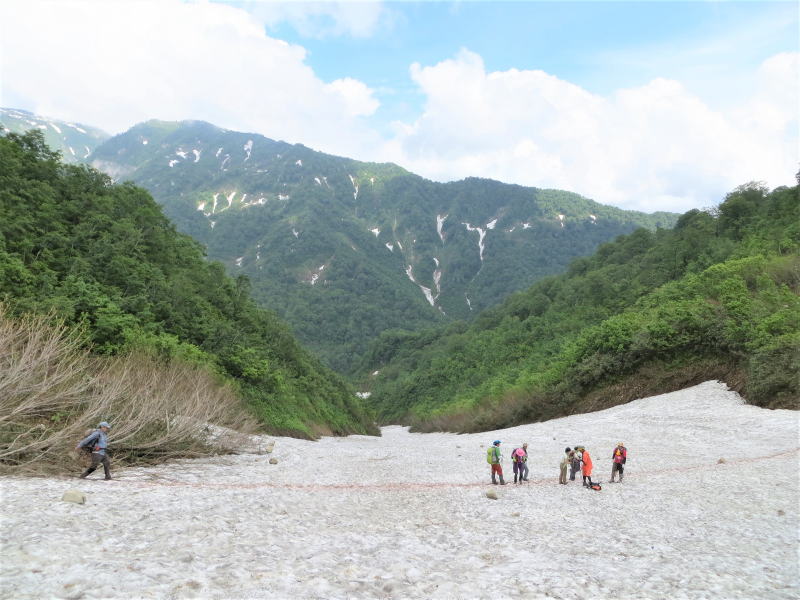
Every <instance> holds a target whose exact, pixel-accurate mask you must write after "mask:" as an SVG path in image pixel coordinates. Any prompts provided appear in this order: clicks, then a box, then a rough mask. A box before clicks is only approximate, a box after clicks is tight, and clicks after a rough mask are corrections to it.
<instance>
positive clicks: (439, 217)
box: [436, 215, 450, 244]
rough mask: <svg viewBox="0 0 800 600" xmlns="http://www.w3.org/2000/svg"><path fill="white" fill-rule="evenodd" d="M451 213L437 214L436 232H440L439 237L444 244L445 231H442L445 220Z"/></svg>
mask: <svg viewBox="0 0 800 600" xmlns="http://www.w3.org/2000/svg"><path fill="white" fill-rule="evenodd" d="M449 216H450V215H436V233H438V234H439V239H440V240H442V243H443V244H444V233H443V232H442V225H444V220H445V219H446V218H447V217H449Z"/></svg>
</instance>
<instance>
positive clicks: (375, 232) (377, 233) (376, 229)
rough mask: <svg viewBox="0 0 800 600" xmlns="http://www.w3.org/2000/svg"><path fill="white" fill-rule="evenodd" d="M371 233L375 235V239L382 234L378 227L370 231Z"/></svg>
mask: <svg viewBox="0 0 800 600" xmlns="http://www.w3.org/2000/svg"><path fill="white" fill-rule="evenodd" d="M370 231H371V232H372V233H374V234H375V237H378V236H379V235H380V234H381V230H380V229H378V228H377V227H374V228H373V229H370Z"/></svg>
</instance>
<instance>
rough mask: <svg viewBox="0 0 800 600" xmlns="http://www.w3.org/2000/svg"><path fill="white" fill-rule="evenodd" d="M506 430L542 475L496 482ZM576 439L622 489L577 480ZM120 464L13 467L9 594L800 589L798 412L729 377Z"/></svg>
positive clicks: (6, 525)
mask: <svg viewBox="0 0 800 600" xmlns="http://www.w3.org/2000/svg"><path fill="white" fill-rule="evenodd" d="M494 439H501V440H503V446H502V447H503V448H504V454H505V456H509V455H510V453H511V450H512V449H513V448H515V447H517V446H518V445H520V444H522V442H525V441H527V442H528V443H529V453H530V468H531V473H530V480H531V481H530V482H529V483H527V484H524V485H522V486H514V485H506V486H505V487H499V486H491V485H490V484H489V467H488V465H487V464H486V461H485V453H486V446H487V445H488V444H491V442H492V440H494ZM618 441H623V442H624V443H625V445H626V446H627V448H628V456H629V459H628V464H627V468H626V472H625V481H624V483H622V484H619V483H614V484H611V483H608V479H609V476H610V472H611V460H610V456H611V451H612V449H613V447H614V446H615V444H616V442H618ZM575 444H583V445H585V446H586V448H587V450H588V451H589V452H590V453H591V455H592V457H593V460H594V464H595V469H594V475H593V478H594V479H595V480H599V481H601V482H602V483H603V490H602V491H599V492H598V491H591V490H588V489H585V488H583V487H581V485H580V483H579V482H578V481H576V482H570V483H569V485H559V484H558V462H559V461H560V459H561V456H562V454H563V451H564V447H565V446H573V445H575ZM111 445H112V447H113V430H112V436H111ZM272 457H275V458H277V459H278V461H279V462H278V464H275V465H271V464H269V462H268V460H269V458H272ZM719 459H724V462H719ZM112 467H113V465H112ZM504 470H505V471H506V481H510V480H513V476H512V475H511V464H510V462H509V460H508V459H506V461H505V462H504ZM100 471H102V469H101V470H100ZM114 475H115V477H116V480H114V481H110V482H106V481H102V475H100V476H99V477H98V474H97V473H95V474H94V475H93V476H92V477H94V478H95V479H89V480H78V479H68V478H61V479H59V478H38V479H33V478H18V477H5V478H0V492H1V493H2V498H1V499H0V500H1V501H2V512H1V513H0V514H2V525H1V528H0V543H1V544H2V560H0V597H2V598H9V599H12V598H13V599H23V598H86V599H92V598H115V599H116V598H120V599H128V598H287V599H292V598H493V599H497V598H563V599H571V598H591V599H599V598H613V599H628V598H630V599H637V600H639V599H650V598H653V599H656V598H658V599H661V598H668V599H679V598H720V599H733V598H747V599H767V598H787V599H788V598H797V597H799V596H800V573H799V569H798V550H799V549H800V540H799V539H798V535H799V533H798V531H800V527H799V525H800V522H799V520H798V498H800V490H798V413H796V412H793V411H786V410H778V411H768V410H764V409H760V408H756V407H753V406H748V405H745V404H743V402H742V400H741V399H740V398H739V397H738V395H736V394H735V393H732V392H729V391H727V390H726V388H725V386H724V385H722V384H719V383H716V382H708V383H704V384H702V385H699V386H696V387H693V388H690V389H687V390H683V391H680V392H675V393H672V394H666V395H663V396H658V397H654V398H647V399H643V400H637V401H635V402H632V403H630V404H627V405H623V406H618V407H615V408H611V409H608V410H604V411H602V412H597V413H591V414H585V415H576V416H571V417H566V418H562V419H557V420H553V421H549V422H546V423H538V424H532V425H524V426H520V427H515V428H512V429H506V430H503V431H498V432H488V433H482V434H472V435H455V434H410V433H408V432H407V430H406V429H405V428H401V427H387V428H385V429H384V430H383V437H381V438H373V437H365V436H353V437H349V438H324V439H322V440H320V441H318V442H307V441H302V440H295V439H287V438H278V439H277V441H276V444H275V449H274V452H273V453H272V454H270V455H238V456H224V457H216V458H213V459H205V460H193V461H179V462H175V463H171V464H168V465H164V466H160V467H157V468H147V469H144V468H142V469H127V470H116V471H115V472H114ZM70 488H76V489H79V490H81V491H83V492H85V493H86V495H87V497H88V500H87V503H86V504H83V505H79V504H73V503H68V502H62V501H61V496H62V494H63V492H64V491H65V490H67V489H70ZM490 489H494V490H496V491H497V492H498V495H499V499H498V500H491V499H489V498H487V497H486V492H487V491H488V490H490Z"/></svg>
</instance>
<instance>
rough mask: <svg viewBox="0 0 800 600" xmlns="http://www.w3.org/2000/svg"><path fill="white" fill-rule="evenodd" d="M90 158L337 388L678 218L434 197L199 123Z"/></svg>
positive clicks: (117, 144)
mask: <svg viewBox="0 0 800 600" xmlns="http://www.w3.org/2000/svg"><path fill="white" fill-rule="evenodd" d="M90 160H91V161H92V164H94V165H96V166H97V167H98V168H101V169H103V170H105V171H106V172H108V173H109V174H112V175H113V176H115V177H117V178H119V179H127V178H130V179H131V180H133V181H135V182H136V183H137V184H138V185H141V186H142V187H144V188H146V189H147V190H149V191H150V192H151V193H152V194H153V197H154V198H155V199H156V200H157V201H158V202H159V203H160V204H161V205H162V206H163V207H164V212H165V214H166V215H167V216H169V217H170V219H171V220H172V221H173V222H174V223H175V224H176V227H177V228H178V229H179V230H181V231H183V232H184V233H188V234H189V235H191V236H192V237H194V238H195V239H196V240H198V241H199V242H200V243H202V244H204V245H205V246H206V249H207V252H208V255H209V257H211V258H213V259H216V260H220V261H222V262H223V263H224V264H225V265H226V267H227V268H228V272H229V273H231V274H234V275H238V274H246V275H248V277H249V278H250V281H251V282H252V294H253V297H254V299H255V300H256V301H257V302H258V303H259V304H261V305H262V306H265V307H267V308H269V309H271V310H274V311H276V312H277V313H278V314H279V316H280V317H282V318H283V319H285V320H286V321H287V322H288V323H289V324H290V326H291V327H292V331H293V332H294V333H295V334H296V335H297V337H298V338H299V339H300V340H301V341H302V343H303V344H304V345H305V346H306V347H308V348H309V349H311V350H312V351H313V352H314V353H315V355H317V356H319V357H320V358H321V359H322V360H323V361H324V362H325V363H326V364H327V365H329V366H331V367H332V368H334V369H336V370H337V371H339V372H341V373H347V374H349V373H350V372H351V370H352V368H353V366H354V365H355V364H356V363H357V361H358V359H359V358H360V357H361V356H362V355H363V354H364V353H365V352H366V350H367V348H368V346H369V344H370V342H371V341H372V340H373V339H374V338H375V337H376V336H377V335H378V334H380V333H381V332H382V331H384V330H387V329H407V330H420V329H424V328H427V327H431V326H436V325H440V324H443V323H447V322H452V321H453V320H456V319H468V318H472V317H473V316H474V315H477V314H478V313H479V312H480V311H482V310H483V309H485V308H488V307H490V306H493V305H495V304H497V303H499V302H502V301H503V300H504V299H505V298H506V297H508V295H509V294H511V293H513V292H515V291H518V290H522V289H525V288H527V287H528V286H530V285H531V284H532V283H534V282H535V281H537V280H538V279H540V278H542V277H544V276H547V275H553V274H556V273H561V272H563V271H564V269H565V268H566V267H567V265H568V264H569V262H570V261H571V260H572V259H573V258H575V257H576V256H583V255H587V254H591V253H592V252H594V251H595V250H596V249H597V247H598V246H599V245H600V244H601V243H604V242H607V241H609V240H612V239H614V238H615V237H616V236H618V235H619V234H621V233H630V232H632V231H633V230H635V229H636V228H638V227H641V226H644V227H647V228H650V229H656V228H657V227H671V226H672V225H674V223H675V220H676V219H677V217H678V215H677V214H671V213H655V214H644V213H640V212H636V211H624V210H620V209H618V208H614V207H610V206H603V205H601V204H599V203H597V202H593V201H591V200H589V199H587V198H583V197H581V196H579V195H578V194H574V193H570V192H565V191H561V190H548V189H538V188H531V187H524V186H519V185H508V184H503V183H500V182H498V181H492V180H488V179H478V178H468V179H465V180H463V181H458V182H451V183H438V182H434V181H429V180H426V179H424V178H423V177H419V176H418V175H414V174H412V173H409V172H408V171H405V170H404V169H402V168H400V167H399V166H397V165H394V164H390V163H368V162H361V161H356V160H352V159H349V158H345V157H340V156H332V155H330V154H325V153H322V152H316V151H314V150H312V149H310V148H307V147H305V146H302V145H300V144H288V143H286V142H280V141H275V140H271V139H269V138H265V137H263V136H261V135H256V134H253V133H242V132H235V131H229V130H225V129H220V128H218V127H215V126H213V125H211V124H209V123H203V122H198V121H184V122H180V123H178V122H164V121H148V122H146V123H141V124H139V125H136V126H135V127H132V128H131V129H130V130H128V131H126V132H125V133H123V134H121V135H118V136H115V137H113V138H111V139H109V140H108V141H106V142H105V143H103V144H102V145H100V146H99V147H98V148H97V149H96V150H95V151H94V152H93V154H92V156H91V158H90ZM412 279H413V280H412ZM426 293H427V295H426Z"/></svg>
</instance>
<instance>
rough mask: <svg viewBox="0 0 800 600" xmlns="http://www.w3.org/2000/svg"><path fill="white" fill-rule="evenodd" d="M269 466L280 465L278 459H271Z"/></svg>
mask: <svg viewBox="0 0 800 600" xmlns="http://www.w3.org/2000/svg"><path fill="white" fill-rule="evenodd" d="M269 464H271V465H277V464H278V459H277V458H270V459H269Z"/></svg>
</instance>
